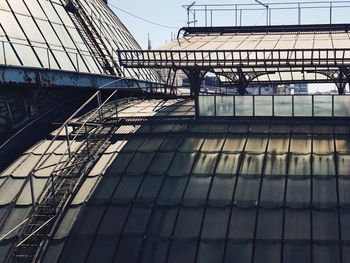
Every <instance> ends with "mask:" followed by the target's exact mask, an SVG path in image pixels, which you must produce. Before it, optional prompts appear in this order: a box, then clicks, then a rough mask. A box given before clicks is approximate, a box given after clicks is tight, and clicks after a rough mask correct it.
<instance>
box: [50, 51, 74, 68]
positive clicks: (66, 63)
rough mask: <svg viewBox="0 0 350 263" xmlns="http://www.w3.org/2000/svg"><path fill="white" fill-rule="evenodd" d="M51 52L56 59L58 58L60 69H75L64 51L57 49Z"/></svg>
mask: <svg viewBox="0 0 350 263" xmlns="http://www.w3.org/2000/svg"><path fill="white" fill-rule="evenodd" d="M52 52H53V53H54V55H55V57H56V59H57V60H58V63H59V65H60V67H61V69H63V70H71V71H74V70H75V69H74V67H73V65H72V63H71V61H70V60H69V58H68V56H67V53H66V52H63V51H58V50H53V51H52Z"/></svg>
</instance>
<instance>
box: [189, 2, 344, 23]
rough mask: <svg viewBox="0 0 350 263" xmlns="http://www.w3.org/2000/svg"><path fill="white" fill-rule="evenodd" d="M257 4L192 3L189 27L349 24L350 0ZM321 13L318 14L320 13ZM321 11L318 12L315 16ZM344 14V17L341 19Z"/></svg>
mask: <svg viewBox="0 0 350 263" xmlns="http://www.w3.org/2000/svg"><path fill="white" fill-rule="evenodd" d="M259 2H260V3H259V4H258V3H256V4H243V3H242V4H190V5H183V6H182V7H183V8H185V9H186V16H187V26H195V27H196V26H206V27H207V26H219V25H220V26H222V25H225V26H230V25H231V26H255V25H282V24H284V25H286V24H298V25H301V24H311V23H312V22H310V20H311V19H312V18H313V19H314V20H315V21H313V23H317V24H321V23H323V24H333V23H349V22H350V19H349V18H348V16H347V15H346V14H347V13H348V12H349V11H350V1H302V2H301V1H299V2H279V3H278V2H277V3H265V2H264V1H259ZM317 12H318V13H317ZM315 14H317V15H315ZM339 17H340V19H339Z"/></svg>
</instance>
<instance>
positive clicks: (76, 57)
mask: <svg viewBox="0 0 350 263" xmlns="http://www.w3.org/2000/svg"><path fill="white" fill-rule="evenodd" d="M75 59H76V61H77V70H78V72H80V70H79V59H78V53H76V54H75Z"/></svg>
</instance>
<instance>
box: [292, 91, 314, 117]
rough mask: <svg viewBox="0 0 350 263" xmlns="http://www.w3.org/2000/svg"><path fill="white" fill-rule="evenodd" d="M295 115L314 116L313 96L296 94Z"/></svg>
mask: <svg viewBox="0 0 350 263" xmlns="http://www.w3.org/2000/svg"><path fill="white" fill-rule="evenodd" d="M294 116H312V96H294Z"/></svg>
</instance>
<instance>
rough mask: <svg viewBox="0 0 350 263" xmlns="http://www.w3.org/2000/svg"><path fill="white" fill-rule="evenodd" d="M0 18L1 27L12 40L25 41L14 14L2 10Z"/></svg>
mask: <svg viewBox="0 0 350 263" xmlns="http://www.w3.org/2000/svg"><path fill="white" fill-rule="evenodd" d="M0 17H1V25H2V26H3V27H4V30H5V33H6V34H7V35H8V36H9V37H10V38H18V39H25V36H24V34H23V32H22V29H21V28H20V27H19V25H18V23H17V21H16V19H15V18H14V16H13V14H12V13H9V12H5V11H2V10H0Z"/></svg>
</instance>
